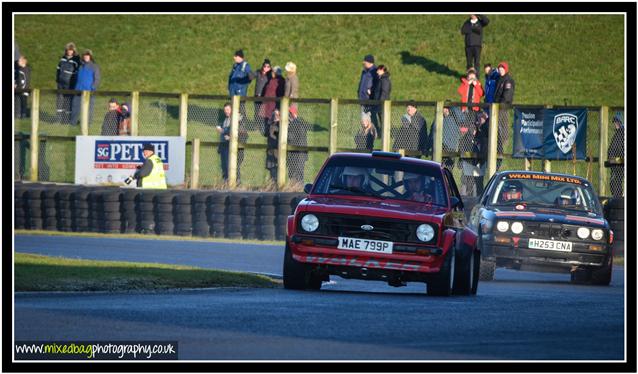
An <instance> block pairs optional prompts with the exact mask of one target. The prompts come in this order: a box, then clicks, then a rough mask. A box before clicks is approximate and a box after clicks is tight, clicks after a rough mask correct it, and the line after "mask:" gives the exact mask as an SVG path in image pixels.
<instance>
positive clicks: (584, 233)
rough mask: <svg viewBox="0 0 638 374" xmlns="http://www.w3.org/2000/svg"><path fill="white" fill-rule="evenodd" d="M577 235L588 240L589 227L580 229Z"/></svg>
mask: <svg viewBox="0 0 638 374" xmlns="http://www.w3.org/2000/svg"><path fill="white" fill-rule="evenodd" d="M576 234H578V237H579V238H581V239H587V237H588V236H589V229H588V228H587V227H579V228H578V231H576Z"/></svg>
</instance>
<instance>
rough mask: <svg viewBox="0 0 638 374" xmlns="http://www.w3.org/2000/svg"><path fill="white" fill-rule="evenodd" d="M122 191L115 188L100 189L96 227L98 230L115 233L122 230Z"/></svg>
mask: <svg viewBox="0 0 638 374" xmlns="http://www.w3.org/2000/svg"><path fill="white" fill-rule="evenodd" d="M121 197H122V193H121V192H120V190H119V189H117V190H112V189H108V190H102V191H101V192H100V193H99V194H98V198H97V202H98V209H99V214H98V227H99V228H100V229H101V230H100V232H104V233H107V234H115V233H120V232H122V213H121Z"/></svg>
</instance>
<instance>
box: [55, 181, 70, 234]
mask: <svg viewBox="0 0 638 374" xmlns="http://www.w3.org/2000/svg"><path fill="white" fill-rule="evenodd" d="M73 192H74V188H73V187H62V188H60V189H59V190H58V191H57V194H56V199H55V202H56V207H55V208H56V217H57V229H58V230H59V231H64V232H70V231H73V207H72V198H73Z"/></svg>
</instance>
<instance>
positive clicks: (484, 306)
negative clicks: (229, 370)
mask: <svg viewBox="0 0 638 374" xmlns="http://www.w3.org/2000/svg"><path fill="white" fill-rule="evenodd" d="M15 250H16V251H17V252H28V253H40V254H46V255H52V256H64V257H75V258H88V259H104V260H125V261H141V262H160V263H171V264H185V265H196V266H201V267H206V268H218V269H228V270H243V271H251V272H259V273H269V274H281V264H282V261H283V248H281V246H272V245H256V244H241V245H239V244H225V243H211V242H193V241H149V240H143V239H139V240H138V239H105V238H80V237H55V236H50V237H49V236H21V235H19V236H16V237H15ZM623 303H624V271H623V268H622V267H615V268H614V276H613V281H612V284H611V286H610V287H596V286H575V285H571V284H570V283H569V275H566V274H546V273H531V272H517V271H512V270H505V269H498V270H497V272H496V280H495V281H493V282H481V283H480V284H479V291H478V295H477V296H475V297H458V296H457V297H450V298H437V297H427V296H426V295H425V294H424V285H423V284H420V283H413V284H408V286H407V287H401V288H393V287H390V286H388V285H386V284H385V283H382V282H366V281H355V280H345V279H342V278H339V277H332V278H331V282H330V283H324V285H323V288H322V290H321V291H319V292H312V291H288V290H284V289H207V290H188V291H170V292H160V293H97V294H86V293H70V294H55V293H47V294H31V293H19V294H17V295H16V297H15V338H16V339H17V340H54V339H55V340H67V341H69V340H178V342H179V358H180V359H190V360H464V361H465V360H622V359H623V358H624V350H625V344H624V319H625V318H624V308H623Z"/></svg>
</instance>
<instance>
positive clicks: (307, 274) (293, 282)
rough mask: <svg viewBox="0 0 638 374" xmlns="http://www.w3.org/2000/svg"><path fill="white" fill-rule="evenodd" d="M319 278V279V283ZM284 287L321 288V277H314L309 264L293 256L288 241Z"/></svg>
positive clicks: (300, 288)
mask: <svg viewBox="0 0 638 374" xmlns="http://www.w3.org/2000/svg"><path fill="white" fill-rule="evenodd" d="M311 278H312V280H311ZM317 279H318V280H319V281H318V282H319V284H318V285H317ZM284 288H286V289H289V290H305V289H308V288H311V289H316V290H318V289H319V288H321V279H320V278H318V277H312V274H311V269H310V268H309V266H308V265H306V264H304V263H302V262H299V261H297V260H295V259H294V258H292V250H291V249H290V247H289V246H288V243H286V251H285V253H284Z"/></svg>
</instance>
